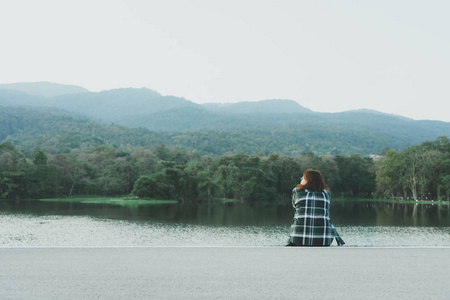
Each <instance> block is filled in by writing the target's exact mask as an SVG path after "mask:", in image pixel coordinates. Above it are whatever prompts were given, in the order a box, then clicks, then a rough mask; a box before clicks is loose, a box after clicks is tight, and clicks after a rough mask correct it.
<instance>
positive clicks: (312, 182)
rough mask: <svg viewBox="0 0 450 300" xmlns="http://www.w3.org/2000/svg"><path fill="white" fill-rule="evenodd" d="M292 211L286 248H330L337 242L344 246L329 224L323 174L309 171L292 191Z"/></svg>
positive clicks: (327, 193) (328, 204) (328, 200)
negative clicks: (293, 210) (293, 212)
mask: <svg viewBox="0 0 450 300" xmlns="http://www.w3.org/2000/svg"><path fill="white" fill-rule="evenodd" d="M292 205H293V206H294V209H295V215H294V220H293V221H292V225H291V232H290V236H289V241H288V244H287V245H286V246H330V245H331V243H332V242H333V239H334V238H336V242H337V244H338V246H342V245H344V244H345V243H344V240H342V238H341V237H340V236H339V234H338V233H337V231H336V229H335V228H334V226H333V224H332V223H331V220H330V192H329V189H328V187H327V185H326V184H325V181H324V179H323V176H322V174H321V173H320V172H319V171H317V170H312V169H308V170H306V171H305V172H304V173H303V177H302V178H301V181H300V184H299V185H297V187H295V188H294V190H293V191H292Z"/></svg>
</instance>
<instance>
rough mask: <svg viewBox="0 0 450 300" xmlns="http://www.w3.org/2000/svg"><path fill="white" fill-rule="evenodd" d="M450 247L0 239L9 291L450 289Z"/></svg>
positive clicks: (375, 293)
mask: <svg viewBox="0 0 450 300" xmlns="http://www.w3.org/2000/svg"><path fill="white" fill-rule="evenodd" d="M449 256H450V248H349V247H340V248H337V247H329V248H297V247H296V248H291V247H280V248H275V247H274V248H261V247H254V248H251V247H129V248H126V247H125V248H0V299H293V298H297V299H449V298H450V285H449V284H448V270H450V259H449Z"/></svg>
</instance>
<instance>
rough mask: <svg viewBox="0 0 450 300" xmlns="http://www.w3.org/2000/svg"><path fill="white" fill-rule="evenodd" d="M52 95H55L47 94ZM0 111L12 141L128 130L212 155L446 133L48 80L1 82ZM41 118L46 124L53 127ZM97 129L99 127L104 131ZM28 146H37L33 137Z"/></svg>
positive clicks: (391, 119)
mask: <svg viewBox="0 0 450 300" xmlns="http://www.w3.org/2000/svg"><path fill="white" fill-rule="evenodd" d="M47 88H48V90H46V89H47ZM56 91H58V92H56ZM76 91H79V92H76ZM52 93H53V94H56V95H55V96H49V95H51V94H52ZM64 93H65V94H64ZM8 107H9V108H8ZM14 107H16V108H14ZM25 107H27V108H25ZM0 110H1V111H0V113H2V118H3V124H0V129H1V130H4V131H5V132H6V129H8V130H7V131H8V134H0V137H3V138H2V140H3V139H5V138H9V139H10V140H15V141H16V143H23V142H25V140H26V139H34V138H33V137H32V136H29V135H27V131H30V130H33V132H34V134H33V136H34V137H36V136H41V137H42V138H44V137H49V136H51V135H59V136H68V135H69V132H71V133H76V134H78V135H79V134H82V135H84V136H85V138H86V139H87V140H92V139H94V140H95V138H100V139H101V140H102V143H103V144H111V145H116V146H117V145H121V144H123V143H124V142H125V141H126V143H129V144H133V140H132V139H130V138H128V139H124V138H123V137H121V138H118V137H117V135H119V136H120V135H122V134H127V135H130V136H134V138H135V139H136V140H139V141H140V142H136V143H135V144H138V145H143V144H145V143H147V144H152V145H153V144H154V143H158V142H159V143H162V142H164V143H165V144H167V145H174V146H177V147H185V148H190V149H196V150H198V151H200V152H202V153H209V154H214V155H220V154H223V153H226V152H236V151H244V152H256V153H257V152H260V151H264V152H266V153H278V154H287V155H295V154H299V153H301V152H308V151H314V152H315V153H318V154H326V153H360V154H370V153H379V152H381V150H383V149H384V148H392V149H396V150H400V149H402V148H405V147H408V146H410V145H413V144H418V143H421V142H423V141H424V140H434V139H436V138H437V137H438V136H442V135H450V123H447V122H440V121H415V120H412V119H408V118H405V117H401V116H397V115H389V114H384V113H381V112H377V111H371V110H365V109H364V110H354V111H347V112H342V113H319V112H314V111H311V110H309V109H307V108H305V107H303V106H301V105H300V104H298V103H297V102H295V101H292V100H286V99H280V100H263V101H258V102H240V103H233V104H215V103H209V104H196V103H194V102H192V101H189V100H186V99H184V98H179V97H174V96H162V95H161V94H159V93H158V92H156V91H152V90H150V89H147V88H142V89H134V88H127V89H116V90H108V91H103V92H89V91H87V90H85V89H83V88H77V87H74V86H65V85H57V84H51V83H29V84H26V83H21V84H10V85H0ZM45 116H47V117H45ZM80 117H81V118H88V119H85V120H84V121H83V122H84V124H89V126H88V127H90V128H97V129H96V130H94V131H93V132H90V131H86V130H84V129H83V130H81V129H80V128H81V127H83V128H84V126H87V125H80V123H79V121H76V120H81V119H80ZM16 119H22V120H24V121H23V122H15V123H14V125H13V127H14V126H15V127H17V128H12V127H11V125H8V124H5V123H4V122H5V120H16ZM27 119H28V120H29V122H27V121H25V120H27ZM89 120H90V121H89ZM1 121H2V120H0V122H1ZM66 121H67V122H68V123H67V124H69V123H70V124H72V125H71V126H73V130H71V129H70V128H71V127H70V126H66V125H67V124H64V122H66ZM94 121H95V122H100V123H103V124H104V125H100V124H95V123H94ZM42 122H50V123H52V124H53V126H54V127H55V126H56V128H49V127H48V126H46V124H41V123H42ZM111 123H114V124H117V125H122V126H126V127H128V129H126V128H125V127H123V128H122V127H120V128H121V129H120V130H119V129H118V128H119V127H117V126H116V125H114V126H112V125H110V124H111ZM55 124H58V125H55ZM8 126H9V127H8ZM33 128H34V129H33ZM36 128H40V131H36ZM100 128H101V130H100ZM130 128H136V129H130ZM138 128H140V129H138ZM143 128H145V130H144V129H143ZM58 129H61V130H59V131H58ZM130 130H131V131H130ZM63 131H64V132H63ZM109 131H111V132H115V133H114V134H109V133H108V132H109ZM152 131H153V132H154V133H151V132H152ZM95 132H97V133H98V132H102V136H99V135H98V134H96V133H95ZM118 132H120V133H118ZM125 132H126V133H125ZM114 136H115V137H114ZM143 136H145V138H143ZM150 137H151V138H150ZM0 141H1V140H0ZM143 141H146V142H143ZM30 143H31V144H32V145H35V146H39V143H38V142H37V141H35V142H30ZM31 144H30V145H31ZM75 144H76V143H75ZM55 151H56V150H55Z"/></svg>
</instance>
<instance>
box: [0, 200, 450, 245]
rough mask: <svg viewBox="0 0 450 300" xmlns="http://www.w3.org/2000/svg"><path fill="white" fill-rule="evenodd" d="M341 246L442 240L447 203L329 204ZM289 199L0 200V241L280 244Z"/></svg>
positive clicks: (449, 230)
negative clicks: (136, 203) (147, 202)
mask: <svg viewBox="0 0 450 300" xmlns="http://www.w3.org/2000/svg"><path fill="white" fill-rule="evenodd" d="M331 209H332V220H333V223H334V224H335V226H336V227H337V229H338V231H339V233H340V234H341V236H342V237H343V238H344V240H345V241H346V243H347V246H357V247H366V246H380V247H403V246H414V247H415V246H418V247H421V246H432V247H433V246H445V247H449V246H450V214H449V206H448V205H441V206H437V205H414V204H398V203H396V204H395V205H394V204H393V203H374V202H339V201H335V202H333V204H332V208H331ZM292 216H293V210H292V208H291V207H290V206H289V205H268V204H259V205H256V204H242V203H227V204H216V205H200V206H198V205H186V204H185V205H158V206H140V207H133V208H126V207H120V206H110V205H98V204H97V205H96V204H81V203H44V202H22V203H15V202H13V203H11V202H0V246H269V247H273V246H282V245H284V243H285V241H286V240H287V235H288V232H289V226H290V222H291V220H292Z"/></svg>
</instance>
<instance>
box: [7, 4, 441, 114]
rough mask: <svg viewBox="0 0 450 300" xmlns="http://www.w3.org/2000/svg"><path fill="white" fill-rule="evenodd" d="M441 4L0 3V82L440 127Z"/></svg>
mask: <svg viewBox="0 0 450 300" xmlns="http://www.w3.org/2000/svg"><path fill="white" fill-rule="evenodd" d="M449 12H450V1H447V0H442V1H435V0H428V1H425V0H423V1H414V0H405V1H396V0H386V1H385V0H370V1H365V0H354V1H350V0H343V1H336V0H330V1H319V0H317V1H312V0H311V1H302V0H273V1H272V0H270V1H267V0H236V1H235V0H220V1H219V0H218V1H214V0H104V1H103V0H75V1H71V0H70V1H65V0H54V1H50V0H39V1H36V0H5V1H1V2H0V40H1V47H0V83H13V82H34V81H51V82H56V83H63V84H74V85H79V86H82V87H84V88H87V89H88V90H91V91H101V90H108V89H114V88H123V87H138V88H139V87H148V88H150V89H153V90H155V91H158V92H159V93H161V94H163V95H174V96H178V97H184V98H186V99H188V100H191V101H193V102H196V103H206V102H239V101H256V100H263V99H292V100H295V101H297V102H298V103H300V104H301V105H303V106H305V107H307V108H310V109H312V110H315V111H321V112H338V111H345V110H351V109H360V108H368V109H374V110H378V111H381V112H385V113H393V114H398V115H402V116H407V117H410V118H413V119H432V120H443V121H446V122H450V113H449V111H450V104H449V103H450V101H449V100H450V18H449V16H448V14H449Z"/></svg>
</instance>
